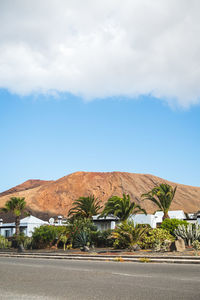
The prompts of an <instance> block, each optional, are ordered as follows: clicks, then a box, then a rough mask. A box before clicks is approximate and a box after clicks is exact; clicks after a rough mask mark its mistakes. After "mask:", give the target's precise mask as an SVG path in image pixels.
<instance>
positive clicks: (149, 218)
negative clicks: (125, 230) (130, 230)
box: [129, 210, 186, 228]
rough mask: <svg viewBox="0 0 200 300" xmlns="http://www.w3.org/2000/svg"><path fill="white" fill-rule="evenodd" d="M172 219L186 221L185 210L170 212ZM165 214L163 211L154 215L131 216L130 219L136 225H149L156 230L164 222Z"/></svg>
mask: <svg viewBox="0 0 200 300" xmlns="http://www.w3.org/2000/svg"><path fill="white" fill-rule="evenodd" d="M168 215H169V218H170V219H178V220H184V219H186V215H185V213H184V212H183V210H170V211H169V212H168ZM163 216H164V213H163V212H162V211H157V212H156V213H155V214H154V215H151V214H148V215H145V214H137V215H133V216H131V217H130V218H129V219H130V220H133V221H134V223H135V225H136V224H149V225H150V226H151V227H152V228H156V227H157V225H158V224H161V223H162V221H163Z"/></svg>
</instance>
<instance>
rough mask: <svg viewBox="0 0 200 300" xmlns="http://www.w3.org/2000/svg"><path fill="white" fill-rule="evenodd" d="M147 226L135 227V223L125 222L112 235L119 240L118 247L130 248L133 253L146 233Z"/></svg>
mask: <svg viewBox="0 0 200 300" xmlns="http://www.w3.org/2000/svg"><path fill="white" fill-rule="evenodd" d="M146 231H147V226H145V227H143V226H139V225H137V226H134V222H133V221H123V222H122V223H121V224H119V225H118V226H117V227H116V228H115V230H114V231H113V233H112V235H111V236H112V237H113V238H114V239H116V240H117V246H118V247H122V248H125V247H128V248H129V249H130V250H131V251H132V250H133V249H134V246H135V245H136V244H137V243H138V242H139V241H140V240H141V238H142V236H143V235H144V234H145V233H146Z"/></svg>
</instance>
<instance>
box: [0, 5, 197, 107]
mask: <svg viewBox="0 0 200 300" xmlns="http://www.w3.org/2000/svg"><path fill="white" fill-rule="evenodd" d="M199 12H200V1H198V0H190V1H188V0H176V1H174V0H151V1H149V0H125V1H124V0H101V1H99V0H96V1H95V0H84V1H83V0H42V1H41V0H34V1H27V0H1V1H0V88H6V89H8V90H10V91H11V92H14V93H18V94H20V95H24V94H29V93H34V92H36V93H38V92H39V93H48V92H49V91H58V92H69V93H72V94H75V95H81V96H82V97H84V98H85V99H94V98H105V97H113V96H119V95H121V96H125V97H126V96H127V97H138V96H140V95H152V96H154V97H157V98H160V99H165V100H167V101H168V102H169V103H178V104H179V105H181V106H184V107H187V106H190V105H192V104H196V103H199V102H200V101H199V99H200V39H199V36H200V13H199Z"/></svg>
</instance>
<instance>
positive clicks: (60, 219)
mask: <svg viewBox="0 0 200 300" xmlns="http://www.w3.org/2000/svg"><path fill="white" fill-rule="evenodd" d="M62 218H63V217H62V216H58V225H62Z"/></svg>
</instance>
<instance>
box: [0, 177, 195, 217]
mask: <svg viewBox="0 0 200 300" xmlns="http://www.w3.org/2000/svg"><path fill="white" fill-rule="evenodd" d="M160 183H168V184H170V185H172V186H173V187H175V186H177V192H176V195H175V198H174V201H173V203H172V206H171V209H183V210H184V211H185V212H196V211H198V210H200V187H193V186H188V185H182V184H177V183H173V182H170V181H167V180H164V179H162V178H159V177H156V176H153V175H148V174H135V173H127V172H106V173H103V172H76V173H72V174H70V175H67V176H65V177H62V178H60V179H58V180H55V181H42V180H28V181H26V182H24V183H22V184H21V185H18V186H16V187H14V188H12V189H10V190H8V191H5V192H3V193H1V194H0V207H3V206H4V204H5V202H6V201H7V200H8V199H9V198H10V197H12V196H17V197H25V200H26V202H27V204H28V206H29V208H30V210H31V211H34V212H35V213H37V214H40V216H42V215H41V214H42V213H44V214H46V215H59V214H62V215H64V216H66V215H67V213H68V211H69V209H70V208H71V207H72V203H73V201H74V200H75V199H77V198H79V197H80V196H88V195H90V194H94V196H95V197H98V199H99V200H101V201H102V203H105V202H106V201H107V199H108V198H109V197H111V196H113V195H117V196H122V194H123V193H126V194H130V196H131V198H132V199H133V201H136V202H137V203H140V204H141V206H142V207H144V208H145V209H146V210H147V212H148V213H152V212H154V211H155V210H156V207H155V205H154V204H153V203H151V202H150V201H141V198H140V197H141V194H142V193H146V192H148V191H149V190H151V189H152V188H153V187H154V186H155V185H158V184H160Z"/></svg>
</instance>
